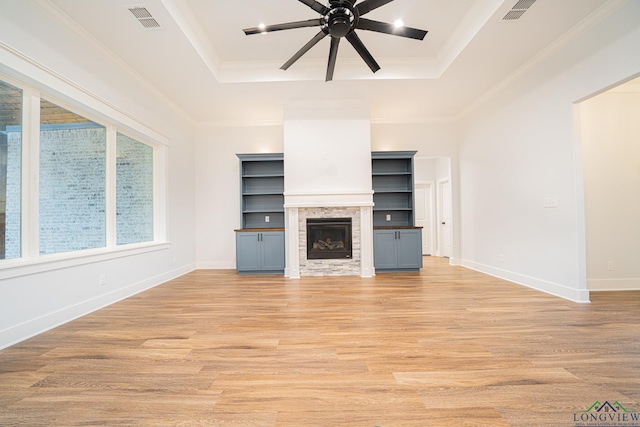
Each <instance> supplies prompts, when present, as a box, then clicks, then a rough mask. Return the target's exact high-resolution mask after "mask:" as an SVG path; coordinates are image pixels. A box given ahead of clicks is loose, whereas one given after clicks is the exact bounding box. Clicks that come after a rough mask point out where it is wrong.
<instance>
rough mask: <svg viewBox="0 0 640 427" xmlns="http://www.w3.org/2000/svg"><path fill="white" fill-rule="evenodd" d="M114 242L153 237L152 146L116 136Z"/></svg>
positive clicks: (130, 241)
mask: <svg viewBox="0 0 640 427" xmlns="http://www.w3.org/2000/svg"><path fill="white" fill-rule="evenodd" d="M116 236H117V237H116V243H117V244H118V245H124V244H128V243H140V242H150V241H152V240H153V148H152V147H150V146H148V145H146V144H143V143H141V142H139V141H136V140H135V139H132V138H129V137H128V136H126V135H123V134H121V133H118V134H117V137H116Z"/></svg>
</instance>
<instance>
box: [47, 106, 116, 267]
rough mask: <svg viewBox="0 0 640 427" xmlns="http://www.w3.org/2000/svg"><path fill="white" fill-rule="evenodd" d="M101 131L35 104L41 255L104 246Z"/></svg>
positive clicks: (77, 117) (103, 134)
mask: <svg viewBox="0 0 640 427" xmlns="http://www.w3.org/2000/svg"><path fill="white" fill-rule="evenodd" d="M106 140H107V134H106V128H105V127H104V126H101V125H99V124H97V123H94V122H92V121H91V120H88V119H86V118H84V117H82V116H80V115H78V114H76V113H73V112H71V111H68V110H66V109H64V108H62V107H59V106H57V105H55V104H53V103H51V102H49V101H46V100H44V99H42V100H41V102H40V202H39V211H40V254H51V253H58V252H69V251H76V250H81V249H92V248H100V247H104V246H106V216H105V212H106V197H105V195H106Z"/></svg>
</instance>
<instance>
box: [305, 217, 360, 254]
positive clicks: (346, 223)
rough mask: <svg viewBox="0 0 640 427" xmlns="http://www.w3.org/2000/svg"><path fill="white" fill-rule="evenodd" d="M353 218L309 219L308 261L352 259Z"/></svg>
mask: <svg viewBox="0 0 640 427" xmlns="http://www.w3.org/2000/svg"><path fill="white" fill-rule="evenodd" d="M351 255H352V252H351V218H308V219H307V259H350V258H351Z"/></svg>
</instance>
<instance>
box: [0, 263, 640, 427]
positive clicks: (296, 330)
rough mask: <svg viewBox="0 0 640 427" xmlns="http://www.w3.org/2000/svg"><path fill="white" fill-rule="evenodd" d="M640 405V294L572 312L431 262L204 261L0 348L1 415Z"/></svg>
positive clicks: (121, 416)
mask: <svg viewBox="0 0 640 427" xmlns="http://www.w3.org/2000/svg"><path fill="white" fill-rule="evenodd" d="M596 401H600V402H604V401H609V402H612V403H613V402H615V401H618V402H619V403H621V404H622V405H623V406H624V407H625V408H626V409H627V410H630V411H635V412H640V293H639V292H625V293H593V294H592V303H591V304H575V303H572V302H568V301H565V300H562V299H560V298H556V297H553V296H550V295H546V294H543V293H540V292H537V291H534V290H531V289H528V288H525V287H522V286H519V285H514V284H511V283H508V282H505V281H502V280H499V279H495V278H492V277H489V276H486V275H483V274H480V273H477V272H473V271H471V270H467V269H464V268H460V267H451V266H449V265H448V264H447V261H446V260H443V259H438V258H425V266H424V269H423V270H422V272H421V273H420V274H417V273H410V274H380V275H378V276H376V277H375V278H373V279H361V278H356V277H349V278H327V277H325V278H303V279H301V280H287V279H284V278H283V277H281V276H239V275H237V274H236V273H235V272H233V271H212V270H203V271H196V272H193V273H191V274H188V275H186V276H184V277H181V278H179V279H176V280H173V281H171V282H169V283H166V284H164V285H161V286H158V287H156V288H154V289H152V290H149V291H147V292H145V293H142V294H140V295H137V296H135V297H132V298H129V299H127V300H125V301H122V302H120V303H117V304H114V305H112V306H110V307H107V308H105V309H102V310H100V311H98V312H96V313H93V314H91V315H88V316H85V317H83V318H81V319H79V320H76V321H73V322H71V323H69V324H66V325H64V326H61V327H59V328H56V329H55V330H52V331H50V332H47V333H45V334H42V335H40V336H38V337H35V338H33V339H30V340H28V341H26V342H23V343H21V344H18V345H16V346H14V347H11V348H8V349H5V350H3V351H0V425H2V426H10V425H20V426H41V425H55V426H77V425H109V426H118V425H126V426H174V425H177V426H199V425H202V426H325V427H326V426H363V427H373V426H382V427H390V426H508V425H512V426H573V425H575V422H574V414H575V413H577V412H578V411H584V410H587V409H588V408H589V407H590V406H591V405H592V404H593V403H594V402H596Z"/></svg>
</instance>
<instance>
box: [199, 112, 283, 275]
mask: <svg viewBox="0 0 640 427" xmlns="http://www.w3.org/2000/svg"><path fill="white" fill-rule="evenodd" d="M196 141H197V144H196V156H195V173H196V253H197V267H198V268H202V269H235V268H236V264H235V256H236V252H235V235H234V231H233V230H235V229H238V228H240V196H239V195H240V171H239V161H238V157H237V156H236V154H240V153H282V152H283V150H284V146H283V128H282V125H273V126H227V127H225V126H207V125H202V126H199V127H198V128H197V131H196Z"/></svg>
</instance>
